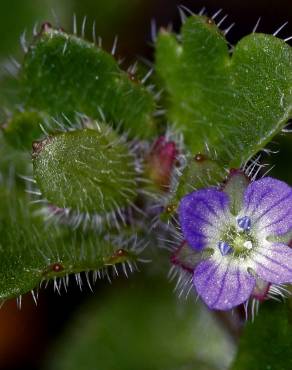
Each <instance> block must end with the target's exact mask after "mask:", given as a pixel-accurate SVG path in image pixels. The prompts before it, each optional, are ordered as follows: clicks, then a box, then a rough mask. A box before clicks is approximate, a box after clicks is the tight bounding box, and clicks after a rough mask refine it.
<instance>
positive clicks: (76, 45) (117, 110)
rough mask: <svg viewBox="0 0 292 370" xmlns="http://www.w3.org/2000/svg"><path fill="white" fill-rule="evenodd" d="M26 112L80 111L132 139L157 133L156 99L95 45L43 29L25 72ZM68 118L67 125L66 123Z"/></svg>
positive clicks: (28, 56) (65, 114)
mask: <svg viewBox="0 0 292 370" xmlns="http://www.w3.org/2000/svg"><path fill="white" fill-rule="evenodd" d="M21 82H22V87H23V89H22V96H23V99H24V104H25V106H26V107H27V108H34V109H37V110H40V111H44V112H46V113H48V114H50V115H53V116H58V117H59V118H60V119H63V121H64V117H66V119H68V120H71V119H72V118H73V117H74V115H75V113H76V112H79V113H82V114H85V115H87V116H89V117H91V118H93V119H100V118H101V117H102V118H104V117H105V119H106V121H107V122H112V123H113V124H115V125H116V126H120V125H121V126H122V127H123V128H124V130H126V131H128V132H129V134H130V135H132V136H135V135H137V136H139V137H149V136H151V135H152V134H153V133H154V132H155V129H154V123H153V120H152V113H153V110H154V106H155V104H154V100H153V97H152V95H151V94H150V93H149V92H148V91H147V89H146V88H145V87H144V86H143V85H142V84H141V83H140V82H134V81H132V80H131V78H130V76H128V74H127V73H125V72H123V71H122V70H121V69H120V68H119V66H118V63H117V62H116V61H115V59H114V58H113V56H111V55H110V54H108V53H106V52H105V51H103V50H102V49H101V48H99V47H97V46H95V45H94V44H93V43H90V42H87V41H85V40H82V39H80V38H78V37H76V36H73V35H69V34H67V33H65V32H63V31H59V30H54V29H52V28H51V27H50V26H49V25H44V26H43V29H42V32H41V34H40V35H39V37H37V38H36V39H35V40H34V42H33V44H32V45H31V47H30V48H29V51H28V53H27V54H26V55H25V58H24V62H23V68H22V71H21ZM66 119H65V121H66Z"/></svg>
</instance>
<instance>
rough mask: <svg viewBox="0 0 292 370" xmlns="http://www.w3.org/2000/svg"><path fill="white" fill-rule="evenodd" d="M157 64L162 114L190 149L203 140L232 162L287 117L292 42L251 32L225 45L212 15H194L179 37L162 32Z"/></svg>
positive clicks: (198, 148)
mask: <svg viewBox="0 0 292 370" xmlns="http://www.w3.org/2000/svg"><path fill="white" fill-rule="evenodd" d="M180 40H181V41H180ZM156 69H157V72H158V74H159V75H160V77H161V79H162V80H163V82H164V85H165V88H166V90H167V92H168V95H169V102H168V118H169V119H170V120H171V121H172V122H173V124H174V125H175V126H176V127H177V128H178V129H179V130H181V131H182V132H183V133H184V135H185V140H186V143H187V145H188V147H189V149H190V150H191V151H192V153H198V152H205V153H206V145H207V148H208V149H209V150H210V151H211V153H212V154H213V155H212V157H213V158H217V159H218V161H220V162H221V163H225V164H226V163H227V164H228V165H229V166H230V167H239V166H240V165H241V164H242V163H243V162H245V161H246V160H248V159H249V158H250V157H252V156H253V155H254V154H255V153H257V152H258V151H259V150H261V149H262V148H263V147H264V146H265V145H266V144H267V143H268V142H269V141H270V140H271V139H272V138H273V137H274V136H275V135H276V134H277V133H278V132H279V131H281V129H282V128H283V127H284V126H285V124H286V123H287V121H288V119H289V118H290V117H291V112H292V88H291V86H292V49H291V47H290V46H289V45H288V44H286V43H285V42H284V41H282V40H280V39H278V38H276V37H274V36H271V35H265V34H256V33H254V34H251V35H248V36H246V37H244V38H243V39H242V40H241V41H239V43H238V44H237V45H236V46H235V47H234V48H232V49H231V50H229V49H228V44H227V42H226V40H225V38H224V35H223V34H222V32H221V31H220V30H219V29H218V28H217V26H216V25H215V24H214V23H213V21H212V20H210V19H208V18H206V17H204V16H192V17H189V18H188V19H187V20H186V22H185V24H184V25H183V27H182V31H181V39H180V38H179V39H177V38H176V37H175V36H174V35H173V34H171V33H168V32H166V31H162V32H161V33H160V35H159V37H158V41H157V50H156ZM207 154H208V153H207Z"/></svg>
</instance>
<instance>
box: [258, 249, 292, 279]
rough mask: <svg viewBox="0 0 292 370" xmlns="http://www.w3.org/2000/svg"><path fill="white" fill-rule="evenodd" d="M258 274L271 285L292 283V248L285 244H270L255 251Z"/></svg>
mask: <svg viewBox="0 0 292 370" xmlns="http://www.w3.org/2000/svg"><path fill="white" fill-rule="evenodd" d="M252 259H253V261H254V262H255V263H256V273H257V275H258V276H259V277H260V278H261V279H263V280H266V281H268V282H269V283H275V284H282V283H292V248H289V247H288V246H287V245H285V244H281V243H274V244H269V245H267V246H265V247H262V248H260V249H256V250H255V251H254V255H253V257H252Z"/></svg>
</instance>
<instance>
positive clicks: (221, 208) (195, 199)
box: [178, 188, 229, 250]
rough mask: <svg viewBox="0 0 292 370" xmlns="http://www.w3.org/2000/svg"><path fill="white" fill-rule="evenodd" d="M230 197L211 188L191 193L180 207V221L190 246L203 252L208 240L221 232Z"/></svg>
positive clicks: (182, 201)
mask: <svg viewBox="0 0 292 370" xmlns="http://www.w3.org/2000/svg"><path fill="white" fill-rule="evenodd" d="M228 203H229V197H228V195H227V194H225V193H224V192H222V191H219V190H216V189H213V188H209V189H202V190H198V191H195V192H193V193H190V194H188V195H186V196H185V197H183V198H182V200H181V202H180V205H179V211H178V214H179V221H180V225H181V228H182V232H183V234H184V237H185V238H186V240H187V242H188V243H189V245H190V246H191V247H192V248H194V249H198V250H201V249H203V248H204V247H205V246H206V244H207V242H208V239H210V238H212V237H213V236H214V234H215V235H217V234H218V233H219V232H220V224H221V223H222V220H223V219H224V217H225V216H224V212H225V211H226V210H227V209H228Z"/></svg>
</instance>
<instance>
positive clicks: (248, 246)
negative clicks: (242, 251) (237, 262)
mask: <svg viewBox="0 0 292 370" xmlns="http://www.w3.org/2000/svg"><path fill="white" fill-rule="evenodd" d="M243 246H244V247H245V248H246V249H252V242H251V241H250V240H247V241H246V242H244V243H243Z"/></svg>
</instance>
